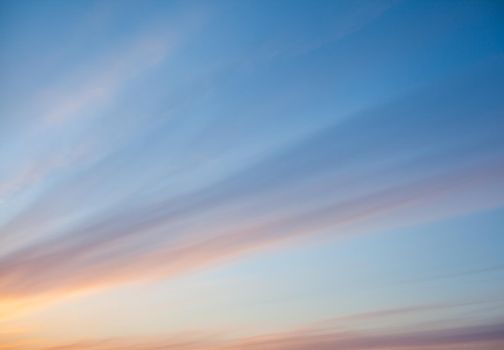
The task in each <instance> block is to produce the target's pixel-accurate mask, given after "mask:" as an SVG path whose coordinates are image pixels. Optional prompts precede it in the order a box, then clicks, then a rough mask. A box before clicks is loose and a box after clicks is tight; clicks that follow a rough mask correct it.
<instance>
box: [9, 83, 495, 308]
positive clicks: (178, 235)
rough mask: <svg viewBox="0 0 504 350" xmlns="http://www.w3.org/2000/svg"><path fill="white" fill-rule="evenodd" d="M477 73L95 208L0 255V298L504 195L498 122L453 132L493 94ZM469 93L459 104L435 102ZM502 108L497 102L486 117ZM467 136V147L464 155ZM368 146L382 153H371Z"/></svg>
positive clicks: (53, 291) (465, 207)
mask: <svg viewBox="0 0 504 350" xmlns="http://www.w3.org/2000/svg"><path fill="white" fill-rule="evenodd" d="M478 79H480V84H479V85H478V87H477V88H475V87H474V86H473V82H474V81H473V80H468V82H467V83H464V85H459V86H458V87H457V88H455V87H454V89H453V90H451V91H450V92H449V93H448V94H447V95H446V94H445V96H443V97H442V98H441V99H440V97H439V95H438V94H437V92H436V91H434V92H433V93H432V92H431V93H429V94H427V95H426V96H422V94H420V95H418V96H415V97H414V99H415V102H411V98H408V99H407V100H406V101H399V102H397V103H394V104H392V105H391V106H387V107H385V108H380V109H377V110H376V111H370V112H368V113H365V114H364V115H361V116H358V117H355V118H353V119H351V120H349V121H348V122H346V123H343V124H338V125H336V126H335V127H334V128H333V129H330V130H327V131H324V132H322V133H320V134H317V135H315V136H314V137H311V138H309V139H308V140H306V141H303V142H301V143H300V144H298V145H295V146H293V147H292V148H290V149H288V150H286V151H284V152H282V153H280V154H274V155H271V156H268V157H266V158H264V160H262V161H260V162H257V163H255V164H253V165H251V166H250V167H249V168H248V169H246V170H245V171H243V172H241V173H237V174H233V175H230V176H229V177H228V178H226V179H225V180H223V181H222V182H218V183H213V184H211V185H209V186H208V187H206V188H202V189H200V190H197V191H195V192H190V193H188V194H185V195H181V196H177V197H174V198H166V199H162V200H159V199H155V200H150V199H147V200H145V199H144V200H143V201H139V202H134V203H132V205H131V206H130V207H129V208H120V207H119V208H114V210H111V211H108V212H107V211H106V212H104V213H99V215H96V216H95V217H94V218H93V219H92V220H87V221H85V222H84V223H83V224H82V225H80V226H77V227H76V228H75V229H71V230H69V231H68V232H65V233H64V234H63V235H59V236H57V237H55V238H52V239H48V240H46V241H42V242H40V243H36V244H33V245H32V246H28V247H26V248H23V249H20V250H18V251H14V252H12V253H10V254H8V255H5V256H3V257H1V259H0V263H1V264H0V294H1V295H2V299H3V300H6V301H7V304H8V303H12V302H16V303H17V302H22V301H23V299H26V300H28V301H29V300H30V299H34V300H54V299H55V298H61V297H63V296H65V295H72V294H75V293H81V292H85V291H89V290H95V289H97V288H98V289H100V288H104V287H110V286H114V285H117V284H123V283H129V282H134V281H139V280H152V279H162V278H167V277H170V276H173V275H178V274H181V273H185V272H187V271H191V270H194V269H197V268H202V267H206V266H209V265H212V264H215V263H217V262H222V261H226V260H230V259H234V258H237V257H240V256H243V255H246V254H249V253H251V252H258V251H261V250H262V249H264V248H266V247H271V246H278V245H281V244H285V243H287V242H291V241H292V239H294V238H300V237H313V236H314V235H321V234H331V235H339V234H348V233H362V232H378V231H381V230H385V229H390V228H393V227H398V226H404V225H411V224H414V223H422V222H429V221H432V220H438V219H441V218H444V217H448V216H452V215H457V214H461V213H466V212H470V211H474V210H481V209H485V208H493V207H496V206H499V205H502V196H500V191H501V190H502V188H503V185H504V184H503V183H502V179H503V178H504V177H503V175H504V174H503V173H504V165H503V164H502V163H501V161H500V159H501V158H500V153H499V152H500V151H501V148H502V145H501V142H500V141H498V139H499V135H498V132H497V130H496V129H495V127H494V124H493V123H494V122H493V121H492V122H491V123H490V122H489V123H488V124H485V118H486V116H485V115H479V119H478V125H479V131H478V133H476V134H474V135H471V136H467V137H465V138H459V136H458V135H457V134H459V133H460V132H462V131H463V130H469V129H470V128H471V126H472V125H473V120H472V119H471V118H472V115H471V112H470V111H471V110H472V109H473V108H474V107H475V106H479V105H480V104H484V103H495V102H494V101H493V96H491V95H488V94H487V91H488V90H486V88H485V85H484V83H485V80H483V81H481V77H478ZM485 79H490V80H489V81H486V82H492V81H493V80H492V79H493V78H489V77H486V78H485ZM490 86H492V88H493V87H494V86H493V85H490ZM469 93H470V94H472V98H471V99H470V100H468V99H466V100H465V101H463V102H462V103H463V104H464V109H465V110H466V111H469V112H466V114H465V115H464V114H460V113H461V112H462V111H463V109H462V108H459V107H457V108H456V110H450V109H446V106H445V104H444V103H441V104H440V103H439V102H435V101H445V100H446V99H451V100H454V99H460V100H463V99H464V96H467V94H469ZM500 110H502V106H500V105H497V106H496V108H494V109H493V110H491V111H490V112H489V113H490V115H489V116H488V118H489V119H488V120H489V121H490V120H493V119H490V118H492V116H493V114H494V113H498V111H500ZM441 113H442V114H443V115H444V118H445V123H444V124H443V126H442V127H441V128H440V127H439V126H438V125H437V122H436V120H437V119H436V118H437V117H436V116H437V115H438V114H441ZM404 115H408V117H403V116H404ZM427 115H428V117H427ZM401 118H403V119H401ZM363 122H365V123H367V124H369V123H371V124H373V125H374V126H375V127H370V128H368V129H367V131H365V134H364V135H362V140H361V142H360V143H359V144H355V143H354V140H353V139H351V138H349V137H348V136H346V135H354V129H360V127H361V124H362V123H363ZM383 125H388V126H387V127H386V128H383V127H382V126H383ZM452 128H456V129H455V130H453V129H452ZM429 142H435V145H433V146H432V145H429ZM496 145H499V146H498V147H497V146H496ZM467 147H471V149H473V150H474V153H472V154H468V153H466V154H464V155H463V156H462V153H460V152H462V151H464V150H465V149H466V148H467ZM385 155H386V157H385V158H383V157H384V156H385ZM459 155H460V156H459ZM376 157H378V159H387V161H385V162H374V161H373V159H377V158H376ZM412 160H414V161H412ZM70 185H71V186H74V185H73V184H71V183H70ZM75 185H78V183H76V184H75ZM320 189H324V190H323V191H320ZM482 194H484V195H482ZM133 198H135V197H134V196H133ZM426 208H430V209H429V210H427V211H426V210H425V209H426ZM433 208H436V209H435V210H434V209H433ZM245 214H246V215H245ZM399 217H400V219H399Z"/></svg>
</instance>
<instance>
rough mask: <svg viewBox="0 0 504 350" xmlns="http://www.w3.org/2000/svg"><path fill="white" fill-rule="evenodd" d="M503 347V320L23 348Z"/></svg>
mask: <svg viewBox="0 0 504 350" xmlns="http://www.w3.org/2000/svg"><path fill="white" fill-rule="evenodd" d="M502 345H504V325H503V324H500V323H490V324H477V325H466V326H459V327H442V328H438V329H417V330H406V329H403V330H400V329H395V330H394V329H387V330H368V331H348V330H345V331H342V330H339V329H337V328H327V327H323V328H320V329H317V328H311V329H305V330H290V331H286V332H279V333H272V334H260V335H256V336H249V337H242V338H230V337H221V336H219V335H215V334H205V333H198V332H194V333H190V332H188V333H184V334H179V335H173V336H164V337H156V338H143V339H142V338H130V339H128V338H122V339H121V338H119V339H117V338H116V339H104V340H84V341H80V342H75V343H70V344H66V345H65V344H63V345H57V346H47V345H46V346H41V344H39V345H37V347H34V346H29V345H28V346H19V347H18V348H19V349H22V350H32V349H35V348H36V349H44V350H63V349H66V350H119V349H121V350H125V349H129V350H140V349H141V350H154V349H178V350H217V349H225V350H235V349H240V350H259V349H260V350H308V349H320V350H325V349H328V350H329V349H331V350H352V349H360V350H366V349H377V350H385V349H397V350H406V349H409V350H413V349H428V350H449V349H450V350H454V349H481V350H487V349H488V350H491V349H492V350H493V349H497V348H499V347H500V346H502Z"/></svg>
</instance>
